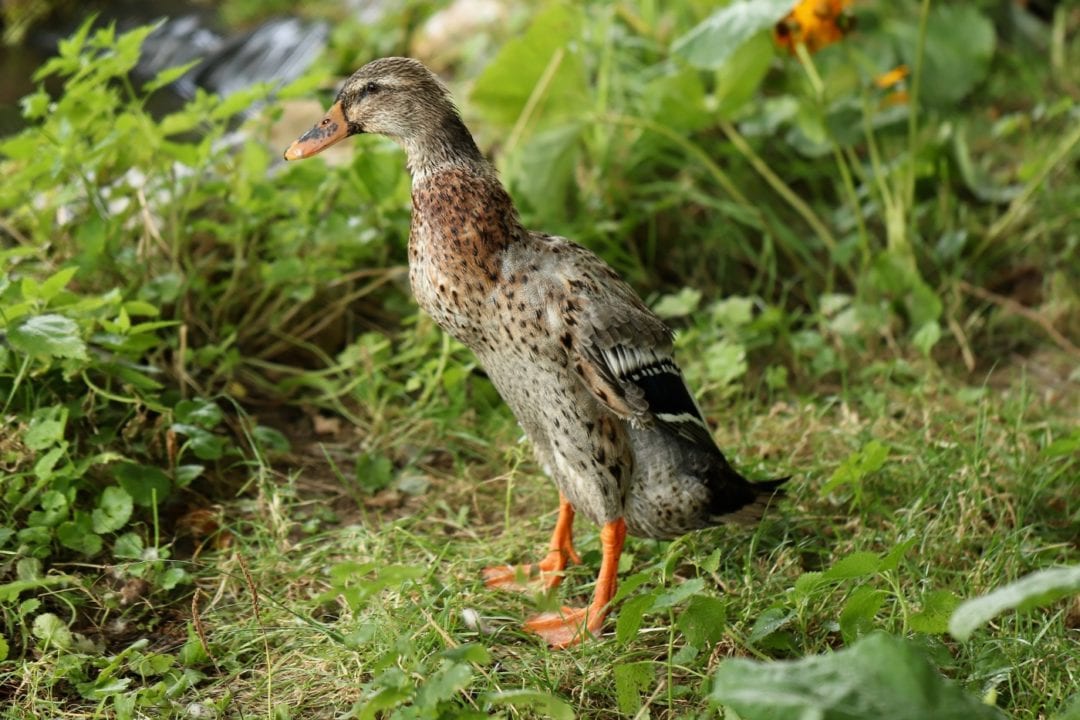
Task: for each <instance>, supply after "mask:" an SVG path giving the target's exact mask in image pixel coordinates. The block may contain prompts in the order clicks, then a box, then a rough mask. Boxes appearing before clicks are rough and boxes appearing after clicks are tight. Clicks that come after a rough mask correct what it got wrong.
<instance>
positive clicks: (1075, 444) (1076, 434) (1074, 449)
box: [1040, 428, 1080, 457]
mask: <svg viewBox="0 0 1080 720" xmlns="http://www.w3.org/2000/svg"><path fill="white" fill-rule="evenodd" d="M1076 454H1080V428H1077V429H1076V430H1073V431H1072V433H1070V434H1069V435H1066V436H1065V437H1059V438H1055V439H1054V440H1053V441H1052V442H1051V443H1050V444H1049V445H1047V446H1046V447H1044V448H1043V449H1042V452H1041V453H1040V455H1042V456H1044V457H1066V456H1070V455H1076Z"/></svg>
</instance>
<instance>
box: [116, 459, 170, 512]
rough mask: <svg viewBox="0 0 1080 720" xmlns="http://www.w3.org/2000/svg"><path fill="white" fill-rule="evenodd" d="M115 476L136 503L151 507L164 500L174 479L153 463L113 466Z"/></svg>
mask: <svg viewBox="0 0 1080 720" xmlns="http://www.w3.org/2000/svg"><path fill="white" fill-rule="evenodd" d="M112 474H113V478H114V479H115V480H116V482H117V483H118V484H119V485H120V487H122V488H123V489H124V490H126V491H127V494H128V495H130V496H131V499H132V500H133V501H134V502H135V504H136V505H140V506H142V507H150V506H151V505H153V504H154V502H155V496H156V501H157V502H162V501H163V500H165V498H166V497H168V495H169V491H170V490H172V481H171V480H169V476H168V475H166V474H165V473H164V472H163V471H162V470H160V469H158V468H156V467H153V466H151V465H139V464H136V463H120V464H118V465H117V466H116V467H114V468H113V472H112Z"/></svg>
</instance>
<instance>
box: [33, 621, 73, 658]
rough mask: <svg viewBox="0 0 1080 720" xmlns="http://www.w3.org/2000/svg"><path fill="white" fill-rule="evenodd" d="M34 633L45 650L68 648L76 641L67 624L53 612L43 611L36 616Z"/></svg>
mask: <svg viewBox="0 0 1080 720" xmlns="http://www.w3.org/2000/svg"><path fill="white" fill-rule="evenodd" d="M33 633H34V637H36V638H37V639H38V640H40V641H41V646H42V648H43V649H45V650H49V649H52V648H56V649H59V650H68V649H70V648H71V646H72V644H73V642H74V638H73V637H72V635H71V630H69V629H68V626H67V624H65V623H64V621H63V620H61V619H60V618H59V617H58V616H56V615H54V614H53V613H42V614H41V615H38V616H37V617H36V618H34V626H33Z"/></svg>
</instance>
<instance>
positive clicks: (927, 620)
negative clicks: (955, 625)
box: [908, 590, 960, 635]
mask: <svg viewBox="0 0 1080 720" xmlns="http://www.w3.org/2000/svg"><path fill="white" fill-rule="evenodd" d="M959 604H960V598H958V597H956V596H955V595H953V594H952V593H951V592H949V591H948V590H931V591H930V592H928V593H927V594H926V595H925V596H924V597H923V601H922V610H920V611H919V612H917V613H915V614H914V615H912V616H911V617H910V618H908V627H910V628H911V629H912V630H914V631H915V632H921V633H926V634H928V635H943V634H945V633H946V632H948V631H949V616H950V615H952V613H953V610H955V609H956V606H957V605H959Z"/></svg>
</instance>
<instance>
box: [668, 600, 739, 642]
mask: <svg viewBox="0 0 1080 720" xmlns="http://www.w3.org/2000/svg"><path fill="white" fill-rule="evenodd" d="M676 625H677V626H678V628H679V630H681V631H682V634H683V635H685V636H686V641H687V642H688V643H690V644H691V645H693V646H694V647H696V648H699V649H704V648H707V647H711V646H712V645H715V644H716V643H717V642H719V641H720V640H721V639H722V638H723V637H724V629H725V628H726V627H727V606H726V605H725V604H724V601H723V600H721V599H720V598H718V597H712V596H711V595H695V596H694V597H692V598H690V602H688V603H687V604H686V609H684V610H683V611H682V612H681V613H679V619H678V620H677V621H676Z"/></svg>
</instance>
